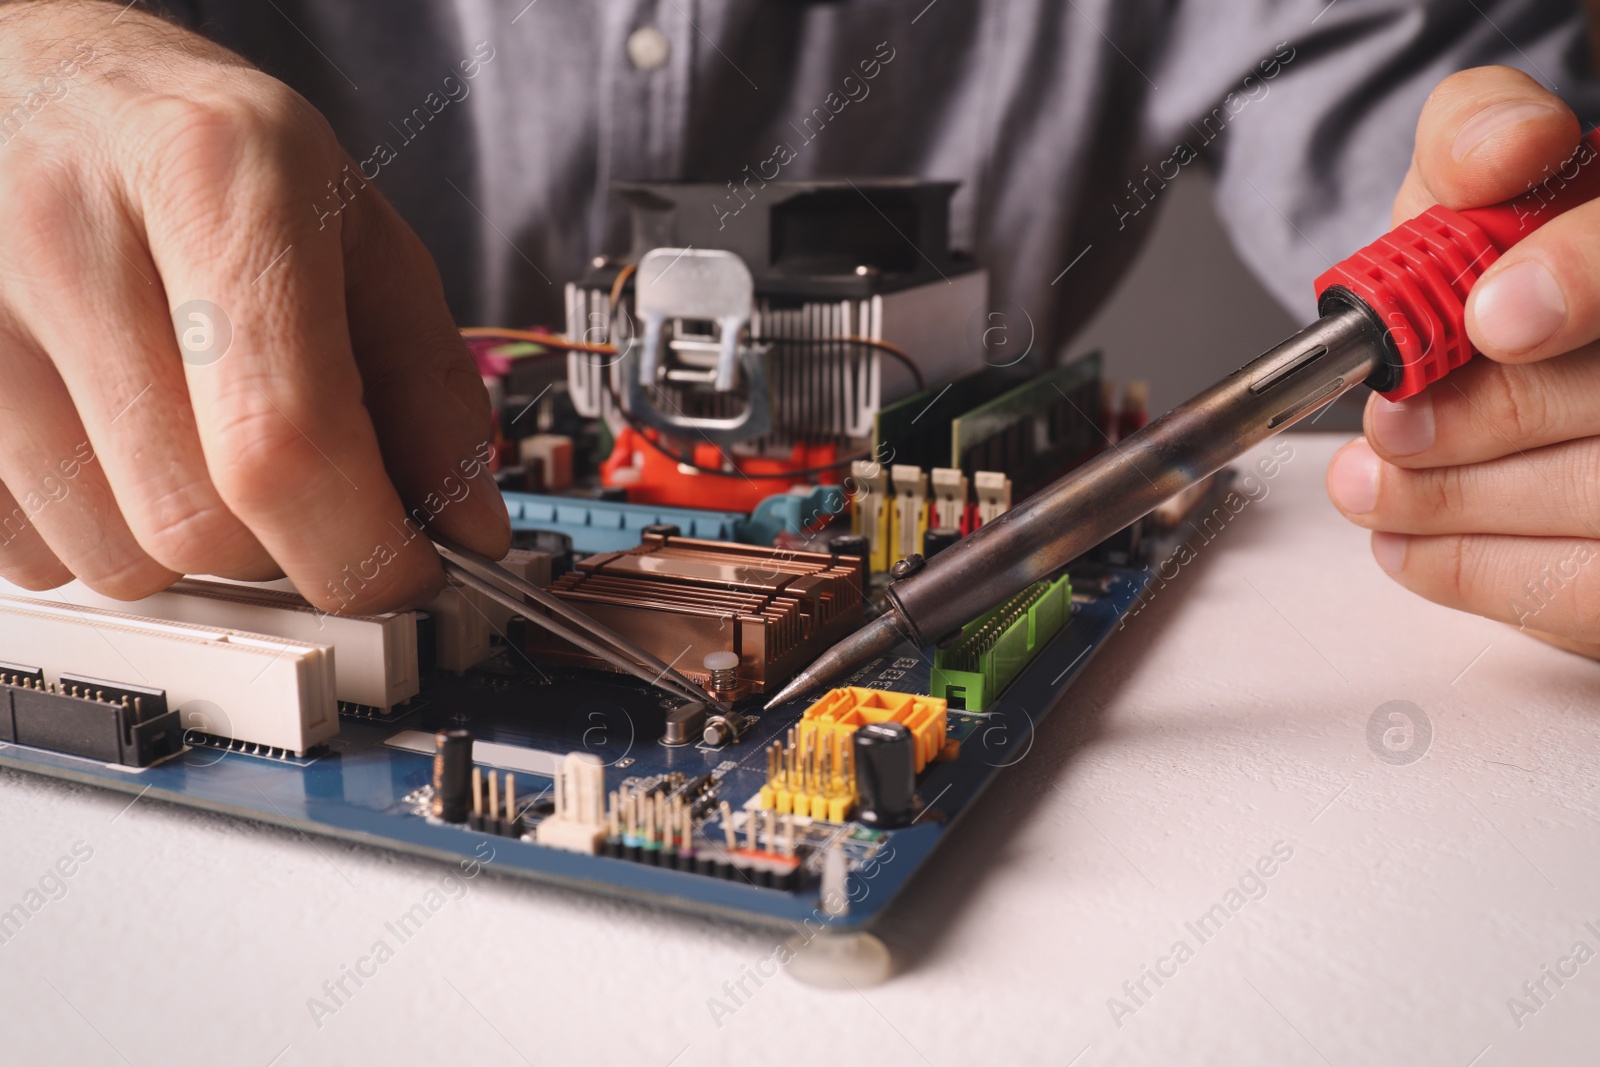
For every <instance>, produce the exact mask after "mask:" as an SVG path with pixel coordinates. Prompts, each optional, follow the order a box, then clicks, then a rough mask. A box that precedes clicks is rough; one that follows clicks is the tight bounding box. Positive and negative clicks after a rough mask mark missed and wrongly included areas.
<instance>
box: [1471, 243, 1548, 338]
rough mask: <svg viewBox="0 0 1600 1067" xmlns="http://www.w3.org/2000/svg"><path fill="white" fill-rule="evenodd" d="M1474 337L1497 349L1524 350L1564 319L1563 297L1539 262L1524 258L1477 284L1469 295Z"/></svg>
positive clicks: (1544, 336) (1546, 334)
mask: <svg viewBox="0 0 1600 1067" xmlns="http://www.w3.org/2000/svg"><path fill="white" fill-rule="evenodd" d="M1472 317H1473V319H1474V322H1475V324H1476V326H1477V334H1478V340H1479V341H1480V342H1481V343H1482V344H1484V345H1485V346H1486V347H1488V348H1491V349H1495V350H1498V351H1501V352H1527V351H1529V350H1531V349H1534V348H1537V347H1538V346H1539V345H1541V344H1543V343H1544V342H1545V341H1548V340H1549V339H1550V337H1551V336H1552V335H1553V334H1554V333H1555V332H1556V331H1557V330H1559V329H1561V327H1562V326H1563V325H1564V324H1565V323H1566V321H1567V298H1566V296H1565V295H1563V294H1562V292H1561V286H1559V285H1557V284H1556V280H1555V277H1554V276H1553V275H1552V274H1551V273H1550V271H1549V270H1548V269H1546V267H1545V265H1544V264H1543V263H1540V262H1539V261H1538V260H1534V259H1525V260H1523V261H1522V262H1521V263H1514V264H1512V265H1511V266H1509V267H1507V268H1505V269H1504V270H1502V271H1499V272H1497V273H1495V274H1494V275H1492V276H1491V277H1490V278H1489V279H1488V280H1487V281H1484V282H1482V283H1480V284H1479V285H1478V287H1477V290H1476V291H1475V292H1474V293H1473V294H1472Z"/></svg>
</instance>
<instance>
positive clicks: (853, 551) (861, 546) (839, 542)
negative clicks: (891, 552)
mask: <svg viewBox="0 0 1600 1067" xmlns="http://www.w3.org/2000/svg"><path fill="white" fill-rule="evenodd" d="M828 551H829V552H832V553H833V554H834V555H835V556H855V557H856V558H858V559H860V560H861V595H862V596H864V597H867V596H871V595H872V575H871V574H870V573H868V572H869V571H870V570H871V564H870V563H869V562H868V557H869V556H871V555H872V542H871V541H868V540H867V538H866V536H865V535H863V534H834V535H833V536H832V537H830V538H828Z"/></svg>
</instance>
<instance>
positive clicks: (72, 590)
mask: <svg viewBox="0 0 1600 1067" xmlns="http://www.w3.org/2000/svg"><path fill="white" fill-rule="evenodd" d="M59 592H60V594H61V596H62V597H63V598H64V599H66V600H68V601H70V602H71V603H74V604H87V605H90V606H92V607H97V608H105V609H106V610H108V611H120V612H123V613H126V614H131V615H145V616H148V617H150V618H153V619H164V620H166V621H167V622H177V623H196V624H198V625H201V626H216V627H220V628H221V629H225V630H240V631H243V632H245V633H253V634H265V635H268V636H270V637H283V638H288V639H290V640H292V641H304V642H306V643H307V644H313V645H327V646H329V647H331V648H333V649H335V650H336V651H337V654H338V664H339V666H338V677H337V678H335V679H334V688H335V691H336V693H337V695H338V698H339V700H340V702H341V703H347V704H356V705H360V706H362V707H369V708H379V709H387V708H392V707H394V706H395V705H396V704H401V703H404V702H405V701H407V700H410V699H411V698H412V697H414V696H416V695H417V692H418V689H419V681H418V673H417V617H416V613H415V612H410V611H397V612H391V613H388V614H384V615H333V614H329V613H327V612H324V611H319V610H317V609H316V608H314V607H312V606H311V605H310V604H309V603H307V602H306V600H305V599H304V598H302V597H301V596H299V595H298V594H296V593H285V592H282V591H279V590H275V589H265V588H261V587H260V586H252V585H237V584H233V583H226V582H208V581H200V580H197V579H192V578H186V579H184V580H182V581H180V582H177V583H175V584H174V585H172V587H171V588H169V589H166V590H163V591H162V592H159V593H156V594H155V595H153V596H148V597H145V598H144V599H143V600H135V601H131V602H126V603H124V602H123V601H119V600H112V599H111V598H110V597H106V596H101V595H100V594H99V593H96V592H94V591H93V590H92V589H89V588H88V587H87V586H84V585H82V584H81V583H74V584H73V585H70V586H68V587H66V588H65V589H62V590H60V591H59Z"/></svg>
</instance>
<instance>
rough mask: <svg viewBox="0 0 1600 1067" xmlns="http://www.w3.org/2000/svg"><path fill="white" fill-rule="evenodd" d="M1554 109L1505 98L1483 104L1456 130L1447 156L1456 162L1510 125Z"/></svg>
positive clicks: (1526, 101)
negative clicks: (1481, 108)
mask: <svg viewBox="0 0 1600 1067" xmlns="http://www.w3.org/2000/svg"><path fill="white" fill-rule="evenodd" d="M1553 111H1555V108H1553V107H1551V106H1550V105H1549V104H1539V103H1534V102H1532V101H1528V100H1507V101H1504V102H1502V103H1499V104H1495V105H1494V106H1493V107H1486V108H1484V109H1483V110H1482V111H1480V112H1478V113H1477V114H1476V115H1474V116H1472V117H1471V118H1470V119H1468V120H1467V121H1466V123H1465V124H1463V125H1462V127H1461V129H1459V130H1457V131H1456V139H1455V143H1454V144H1452V145H1451V146H1450V157H1451V158H1452V159H1454V160H1455V161H1456V162H1457V163H1460V162H1461V161H1462V160H1463V159H1466V158H1467V156H1468V155H1469V154H1470V153H1471V152H1472V150H1473V149H1474V148H1477V147H1478V146H1479V145H1481V144H1483V142H1485V141H1487V140H1488V139H1489V138H1491V137H1493V136H1494V135H1495V134H1497V133H1499V132H1500V131H1501V130H1504V129H1506V128H1508V127H1510V126H1515V125H1516V124H1517V123H1519V122H1525V121H1527V120H1528V119H1531V118H1538V117H1540V116H1542V115H1546V114H1549V113H1551V112H1553Z"/></svg>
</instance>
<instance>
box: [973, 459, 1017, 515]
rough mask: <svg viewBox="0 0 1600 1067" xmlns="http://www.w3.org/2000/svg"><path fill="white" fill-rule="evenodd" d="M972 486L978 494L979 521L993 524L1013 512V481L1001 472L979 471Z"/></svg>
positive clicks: (974, 476) (975, 474) (974, 475)
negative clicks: (1007, 513)
mask: <svg viewBox="0 0 1600 1067" xmlns="http://www.w3.org/2000/svg"><path fill="white" fill-rule="evenodd" d="M972 484H973V487H974V489H975V490H976V492H977V494H978V521H979V522H983V523H990V522H993V521H994V520H995V519H998V518H999V517H1000V516H1001V515H1004V514H1005V513H1006V512H1008V511H1010V510H1011V479H1010V478H1007V477H1006V476H1005V475H1004V474H1001V473H1000V472H999V471H977V472H975V473H974V474H973V475H972Z"/></svg>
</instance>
